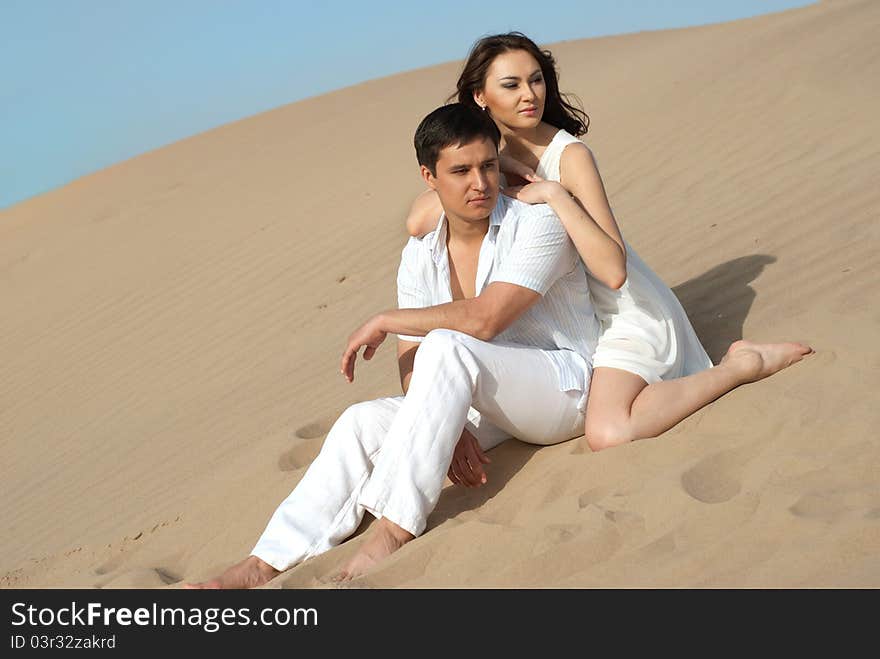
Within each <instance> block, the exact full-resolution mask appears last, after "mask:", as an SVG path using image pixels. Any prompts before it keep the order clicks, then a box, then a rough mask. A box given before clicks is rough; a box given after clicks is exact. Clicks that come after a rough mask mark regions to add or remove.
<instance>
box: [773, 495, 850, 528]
mask: <svg viewBox="0 0 880 659" xmlns="http://www.w3.org/2000/svg"><path fill="white" fill-rule="evenodd" d="M788 510H789V512H790V513H791V514H792V515H794V516H795V517H806V518H809V519H825V520H829V521H832V520H835V519H837V518H838V517H840V516H841V515H843V514H844V513H846V512H847V510H849V507H848V506H847V505H846V504H845V503H844V502H843V501H842V497H841V496H839V493H836V492H810V493H808V494H805V495H804V496H802V497H801V498H800V499H798V500H797V501H796V502H795V503H794V504H793V505H791V506H789V507H788Z"/></svg>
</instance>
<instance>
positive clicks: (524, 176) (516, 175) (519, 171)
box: [498, 155, 544, 184]
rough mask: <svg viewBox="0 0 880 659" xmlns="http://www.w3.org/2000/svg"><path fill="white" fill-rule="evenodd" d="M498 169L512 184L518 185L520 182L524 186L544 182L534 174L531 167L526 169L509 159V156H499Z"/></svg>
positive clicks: (513, 159) (524, 166)
mask: <svg viewBox="0 0 880 659" xmlns="http://www.w3.org/2000/svg"><path fill="white" fill-rule="evenodd" d="M498 167H499V168H500V169H501V171H502V172H504V174H505V175H506V176H507V178H508V179H509V180H512V181H513V182H517V183H518V182H519V181H522V182H523V184H526V183H535V182H536V181H543V180H544V179H542V178H541V177H540V176H538V175H537V174H535V171H534V170H533V169H532V168H531V167H527V166H526V165H524V164H522V163H521V162H520V161H519V160H517V159H516V158H511V157H510V156H505V155H499V156H498Z"/></svg>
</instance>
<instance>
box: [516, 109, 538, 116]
mask: <svg viewBox="0 0 880 659" xmlns="http://www.w3.org/2000/svg"><path fill="white" fill-rule="evenodd" d="M537 111H538V108H526V109H525V110H520V111H519V113H520V114H527V115H529V116H530V117H533V116H535V113H536V112H537Z"/></svg>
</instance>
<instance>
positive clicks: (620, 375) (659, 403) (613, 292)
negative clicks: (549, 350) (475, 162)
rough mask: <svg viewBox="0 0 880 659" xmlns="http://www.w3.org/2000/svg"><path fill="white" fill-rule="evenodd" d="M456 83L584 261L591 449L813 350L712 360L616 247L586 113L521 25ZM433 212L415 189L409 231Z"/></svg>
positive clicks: (676, 417)
mask: <svg viewBox="0 0 880 659" xmlns="http://www.w3.org/2000/svg"><path fill="white" fill-rule="evenodd" d="M457 89H458V92H457V97H458V99H457V100H458V101H459V102H460V103H465V104H469V105H476V106H478V107H479V108H480V109H482V110H483V111H485V112H488V113H489V114H490V115H491V117H492V118H493V120H494V121H495V123H496V124H497V125H498V128H499V129H500V130H501V134H502V144H501V151H500V155H501V158H500V160H501V167H502V170H503V171H505V172H506V173H508V174H511V175H514V176H516V177H517V178H519V179H521V182H522V183H525V185H523V186H517V187H511V188H507V189H506V190H505V194H508V195H510V196H515V197H516V198H517V199H520V200H521V201H524V202H526V203H547V204H549V205H550V206H551V207H552V208H553V210H554V211H555V212H556V214H557V215H558V216H559V218H560V220H561V221H562V223H563V225H564V226H565V228H566V230H567V231H568V234H569V236H570V237H571V240H572V242H573V243H574V245H575V247H576V248H577V250H578V252H579V253H580V255H581V258H582V259H583V262H584V264H585V266H586V271H587V276H588V281H589V286H590V291H591V294H592V296H593V302H594V306H595V308H596V312H597V315H598V316H599V321H600V323H601V325H602V334H601V336H600V339H599V343H598V346H597V349H596V352H595V355H594V359H593V374H592V380H591V384H590V396H589V401H588V405H587V414H586V427H585V429H584V432H585V435H586V438H587V442H588V443H589V445H590V447H591V448H592V449H593V450H594V451H597V450H601V449H604V448H608V447H612V446H617V445H619V444H623V443H625V442H629V441H632V440H635V439H642V438H648V437H656V436H657V435H660V434H661V433H663V432H665V431H666V430H668V429H670V428H672V427H673V426H674V425H676V424H677V423H678V422H680V421H681V420H682V419H684V418H685V417H687V416H689V415H690V414H692V413H693V412H695V411H697V410H698V409H700V408H701V407H703V406H705V405H706V404H708V403H710V402H712V401H713V400H715V399H716V398H718V397H719V396H721V395H723V394H725V393H727V392H728V391H730V390H731V389H733V388H735V387H737V386H739V385H740V384H744V383H746V382H754V381H755V380H759V379H761V378H764V377H767V376H769V375H771V374H773V373H775V372H777V371H779V370H781V369H783V368H785V367H786V366H789V365H791V364H793V363H795V362H797V361H800V360H801V359H803V357H804V356H806V355H808V354H810V353H811V352H812V349H811V348H810V347H809V346H806V345H802V344H799V343H775V344H757V343H752V342H750V341H737V342H735V343H733V344H732V345H731V346H730V348H729V349H728V351H727V354H726V355H725V356H724V358H723V359H722V361H721V363H720V364H719V365H718V366H714V367H713V364H712V361H711V359H710V358H709V356H708V355H707V354H706V351H705V350H704V348H703V346H702V345H701V344H700V341H699V339H698V338H697V336H696V333H695V332H694V330H693V327H692V326H691V323H690V321H689V320H688V318H687V315H686V313H685V311H684V309H683V308H682V306H681V304H680V303H679V301H678V299H677V298H676V297H675V295H674V294H673V292H672V291H671V290H670V289H669V287H668V286H666V285H665V284H664V283H663V282H662V281H661V280H660V279H659V278H658V277H657V275H656V274H654V272H652V271H651V269H650V268H649V267H648V266H647V265H646V264H645V263H644V262H643V261H642V260H641V259H640V258H639V257H638V255H637V254H636V253H635V252H634V251H633V250H632V248H631V247H629V246H628V245H627V244H626V243H625V242H624V240H623V237H622V236H621V233H620V229H619V227H618V226H617V222H616V221H615V219H614V215H613V213H612V211H611V208H610V206H609V203H608V198H607V196H606V194H605V189H604V186H603V183H602V179H601V177H600V175H599V171H598V168H597V166H596V161H595V159H594V158H593V155H592V152H591V151H590V150H589V149H588V148H587V146H586V145H585V144H584V143H583V142H581V141H580V140H579V139H577V138H578V136H580V135H583V134H584V133H586V132H587V126H588V123H589V119H588V118H587V116H586V115H585V114H584V113H583V112H582V111H580V110H578V109H577V108H575V107H573V106H572V105H571V104H569V103H568V102H567V101H566V100H565V97H564V96H563V95H562V94H560V92H559V87H558V79H557V74H556V68H555V60H554V59H553V56H552V55H551V53H550V52H549V51H546V50H544V51H542V50H541V49H540V48H538V46H537V45H536V44H535V43H534V42H532V41H531V40H530V39H528V38H527V37H526V36H524V35H523V34H520V33H518V32H511V33H508V34H501V35H495V36H490V37H486V38H483V39H481V40H480V41H478V42H477V43H476V44H475V45H474V47H473V49H472V50H471V52H470V55H469V56H468V59H467V62H466V64H465V67H464V70H463V72H462V74H461V76H460V77H459V80H458V84H457ZM454 96H456V94H454V95H453V97H454ZM450 98H452V97H450ZM441 212H442V209H441V207H440V204H439V200H438V199H437V197H436V194H434V193H433V192H431V191H428V192H426V193H423V194H422V195H420V196H419V198H418V199H416V201H415V203H414V204H413V207H412V209H411V211H410V215H409V217H408V218H407V229H408V230H409V232H410V233H411V234H412V235H414V236H420V235H424V234H426V233H428V232H429V231H431V230H433V229H434V228H435V225H436V223H437V219H438V217H439V216H440V213H441ZM458 455H459V454H458V451H457V452H456V458H455V459H456V460H457V459H459V458H458ZM454 466H455V465H454ZM470 467H471V468H472V469H475V470H477V471H482V469H481V467H480V466H479V465H471V466H470ZM458 468H459V470H460V469H461V468H468V465H459V467H458ZM453 471H454V470H451V471H450V474H452V473H453ZM450 477H451V478H453V480H455V481H456V482H462V481H463V480H464V479H457V478H455V477H453V476H450Z"/></svg>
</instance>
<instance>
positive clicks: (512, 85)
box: [501, 84, 516, 89]
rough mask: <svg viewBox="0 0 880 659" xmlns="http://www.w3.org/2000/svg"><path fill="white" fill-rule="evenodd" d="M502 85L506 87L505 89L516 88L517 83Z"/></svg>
mask: <svg viewBox="0 0 880 659" xmlns="http://www.w3.org/2000/svg"><path fill="white" fill-rule="evenodd" d="M501 86H502V87H504V89H516V85H514V84H509V85H501Z"/></svg>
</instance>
